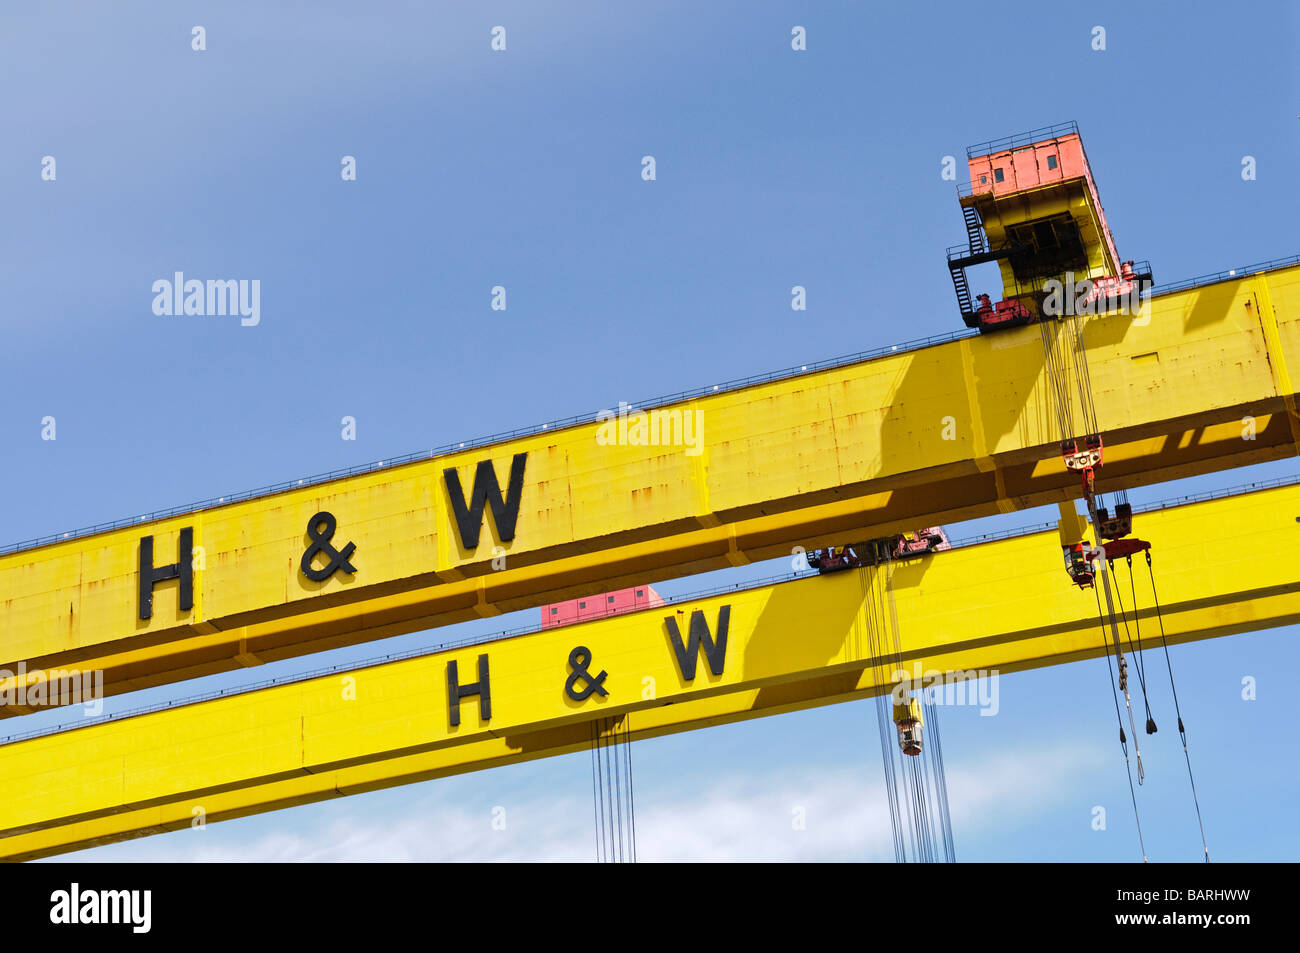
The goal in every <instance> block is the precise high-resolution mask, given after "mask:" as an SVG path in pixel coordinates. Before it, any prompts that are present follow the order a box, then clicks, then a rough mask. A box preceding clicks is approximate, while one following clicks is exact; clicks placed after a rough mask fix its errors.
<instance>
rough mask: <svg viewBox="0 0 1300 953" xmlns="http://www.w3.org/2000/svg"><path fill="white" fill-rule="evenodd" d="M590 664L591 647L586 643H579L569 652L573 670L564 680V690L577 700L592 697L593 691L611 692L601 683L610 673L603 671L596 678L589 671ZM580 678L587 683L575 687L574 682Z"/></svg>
mask: <svg viewBox="0 0 1300 953" xmlns="http://www.w3.org/2000/svg"><path fill="white" fill-rule="evenodd" d="M590 664H591V649H589V648H587V647H586V646H585V645H579V646H578V647H577V648H575V649H574V650H573V651H572V652H570V653H569V665H570V666H571V667H572V668H573V671H572V672H571V673H569V677H568V678H567V679H565V681H564V690H565V692H567V693H568V695H569V697H570V698H572V699H573V700H574V701H575V702H581V701H586V700H587V699H588V698H590V697H591V693H592V692H599V693H600V694H602V695H608V694H609V692H607V691H605V689H604V686H603V685H602V684H601V683H602V682H604V681H605V676H606V675H608V674H609V673H608V672H601V673H600V674H599V675H597V676H596V677H595V678H592V677H591V674H590V673H589V672H588V671H587V666H588V665H590ZM579 678H581V679H582V680H583V681H584V682H586V683H587V684H586V686H585V687H584V688H581V689H577V688H575V687H574V684H575V683H576V682H577V680H578V679H579Z"/></svg>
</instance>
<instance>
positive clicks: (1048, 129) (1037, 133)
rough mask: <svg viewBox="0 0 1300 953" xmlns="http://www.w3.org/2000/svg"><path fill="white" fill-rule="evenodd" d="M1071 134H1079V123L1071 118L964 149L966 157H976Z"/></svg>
mask: <svg viewBox="0 0 1300 953" xmlns="http://www.w3.org/2000/svg"><path fill="white" fill-rule="evenodd" d="M1071 134H1073V135H1076V136H1077V135H1078V134H1079V124H1078V123H1077V122H1075V121H1074V120H1073V119H1072V120H1070V121H1069V122H1060V123H1056V124H1055V125H1052V126H1043V127H1041V128H1039V129H1031V130H1030V131H1029V132H1021V133H1017V134H1016V135H1014V136H1006V137H1004V138H1002V139H990V140H989V141H988V142H981V143H979V144H977V145H973V146H971V147H969V148H968V149H967V150H966V158H967V159H978V158H979V157H981V156H989V155H993V153H995V152H1005V151H1007V150H1008V149H1016V148H1018V147H1020V146H1029V145H1033V144H1034V143H1035V142H1042V141H1043V140H1044V139H1052V138H1055V137H1056V136H1068V135H1071Z"/></svg>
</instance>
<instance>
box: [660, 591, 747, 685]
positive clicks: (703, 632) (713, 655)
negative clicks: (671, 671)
mask: <svg viewBox="0 0 1300 953" xmlns="http://www.w3.org/2000/svg"><path fill="white" fill-rule="evenodd" d="M664 621H665V622H667V623H668V637H669V638H670V639H671V640H672V643H673V652H674V653H675V654H676V655H677V667H678V668H680V669H681V672H682V678H683V679H685V680H686V681H688V682H690V681H693V680H694V679H695V666H696V664H697V663H698V662H699V660H700V646H701V645H703V646H704V657H705V658H706V659H708V660H709V671H711V672H712V673H713V674H714V675H721V674H722V666H723V665H724V664H725V662H726V660H727V626H728V625H729V624H730V622H731V606H723V607H722V608H720V609H719V610H718V641H717V642H714V641H713V636H712V634H710V632H709V624H708V623H707V622H705V621H704V613H703V612H701V611H700V610H699V609H696V610H695V611H694V612H692V613H691V640H690V644H689V645H683V644H682V633H681V630H679V629H678V628H677V620H676V619H674V618H673V617H672V616H665V617H664Z"/></svg>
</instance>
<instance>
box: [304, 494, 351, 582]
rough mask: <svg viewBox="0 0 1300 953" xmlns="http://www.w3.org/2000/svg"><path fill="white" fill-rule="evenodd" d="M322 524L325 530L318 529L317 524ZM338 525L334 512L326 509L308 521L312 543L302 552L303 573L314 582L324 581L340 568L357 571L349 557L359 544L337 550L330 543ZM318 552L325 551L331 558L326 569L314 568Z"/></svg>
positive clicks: (348, 571)
mask: <svg viewBox="0 0 1300 953" xmlns="http://www.w3.org/2000/svg"><path fill="white" fill-rule="evenodd" d="M320 525H323V526H324V527H325V531H324V532H318V531H317V526H320ZM337 525H338V524H337V522H336V521H335V519H334V514H333V513H327V512H325V511H324V510H322V511H321V512H319V513H317V514H316V515H315V516H313V517H312V518H311V520H309V521H308V523H307V535H308V536H310V537H311V541H312V543H311V545H310V546H308V547H307V551H306V552H305V553H303V554H302V574H303V575H304V576H306V577H307V578H308V579H310V580H311V581H312V582H324V581H325V580H326V579H328V578H329V577H330V576H332V575H334V573H335V572H337V571H338V570H340V569H342V570H343V571H344V572H346V573H355V572H356V571H357V569H356V567H355V566H353V565H352V564H351V563H350V562H348V557H349V556H351V555H352V554H353V552H355V551H356V548H357V544H356V543H348V544H347V545H346V546H344V547H343V549H342V550H337V549H335V548H334V547H333V546H331V545H330V543H329V541H330V540H331V539H333V538H334V529H335V527H336V526H337ZM317 553H324V554H325V557H326V558H327V559H328V560H329V564H328V565H326V566H325V568H324V569H313V568H312V565H311V561H312V558H313V557H314V556H315V555H316V554H317Z"/></svg>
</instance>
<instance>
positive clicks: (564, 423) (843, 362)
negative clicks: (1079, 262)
mask: <svg viewBox="0 0 1300 953" xmlns="http://www.w3.org/2000/svg"><path fill="white" fill-rule="evenodd" d="M974 333H977V332H972V331H969V330H966V329H964V328H963V329H962V330H959V331H949V332H948V333H946V334H932V335H930V336H929V337H924V338H917V339H915V340H912V341H905V342H903V343H901V344H891V345H884V346H881V347H876V348H872V349H871V350H867V351H858V352H857V353H855V354H846V355H843V356H842V357H835V358H830V359H828V360H823V361H815V362H812V363H809V364H800V365H798V366H797V367H793V366H792V367H786V368H782V369H781V370H777V371H769V372H767V373H763V374H754V375H751V376H749V377H741V378H737V379H735V380H730V381H724V382H723V383H720V384H713V385H712V386H710V385H705V386H703V387H696V388H692V389H691V390H684V391H679V392H677V393H675V394H669V395H667V396H663V397H656V398H654V399H652V400H647V401H642V402H640V403H634V404H629V405H628V406H629V407H630V408H631V409H632V410H652V409H654V408H658V407H664V406H666V405H668V404H675V403H679V402H681V401H685V400H694V399H696V398H700V397H708V396H710V395H712V394H721V393H726V392H728V391H733V390H740V389H742V388H745V387H751V386H753V385H755V384H766V383H771V382H772V381H779V380H785V379H788V378H792V377H798V376H800V375H801V374H812V373H815V372H817V371H824V370H830V369H832V368H836V367H844V366H847V365H849V364H857V363H859V362H860V361H869V360H873V359H875V358H879V357H888V356H890V355H892V354H902V353H906V352H908V351H917V350H920V349H921V348H926V347H932V346H934V345H935V344H946V343H948V342H949V341H957V340H960V339H961V338H965V337H970V336H971V335H972V334H974ZM599 414H600V411H592V412H590V413H585V414H576V415H574V416H572V417H564V418H562V419H560V420H551V421H547V422H546V423H543V424H536V425H534V426H531V427H520V428H518V429H515V430H506V431H501V432H499V433H495V434H492V435H490V436H487V437H477V438H474V439H470V440H463V441H459V442H455V443H448V444H443V445H442V446H440V447H434V448H433V449H431V450H417V451H415V452H413V453H407V454H403V455H401V456H397V457H388V458H386V459H384V460H379V461H377V462H375V463H366V464H360V465H358V466H354V467H347V468H345V469H339V470H330V471H328V472H326V473H318V474H316V475H314V476H309V477H302V478H301V479H298V480H286V481H284V482H281V483H272V484H268V485H267V486H261V487H258V488H257V489H254V490H243V491H239V492H236V493H229V494H227V495H225V496H219V497H209V498H208V499H206V500H200V501H198V502H197V503H187V504H184V505H182V506H173V507H170V508H169V509H165V510H153V511H151V512H149V513H145V514H143V515H141V516H130V517H125V518H123V519H118V520H113V521H112V522H107V523H96V524H94V525H93V526H83V527H81V528H80V529H74V530H69V531H67V532H64V533H54V534H51V535H49V536H41V537H39V538H36V539H28V540H24V541H22V542H18V543H9V544H8V545H5V546H0V555H3V554H5V553H13V552H18V551H19V550H23V549H33V548H35V547H37V546H48V545H50V544H52V543H59V542H63V541H64V540H68V539H76V538H78V537H82V536H91V535H94V534H95V533H103V532H107V531H108V530H114V529H121V528H123V527H126V526H134V525H137V524H139V523H147V522H149V521H151V520H156V519H164V518H166V517H169V516H181V515H184V514H187V513H197V512H199V511H201V510H206V509H211V508H212V507H214V506H224V505H226V504H228V503H238V502H241V501H243V500H250V499H255V498H257V497H261V496H269V495H270V494H272V493H282V492H284V491H286V490H294V489H297V488H298V487H302V486H313V485H315V484H318V483H327V482H329V481H331V480H339V479H342V478H344V477H349V476H356V475H358V474H362V473H373V472H374V471H376V470H388V469H392V468H393V467H399V466H402V465H404V464H408V463H414V462H417V461H420V460H428V459H430V458H432V457H438V456H442V455H443V454H448V453H455V452H457V451H459V450H467V449H472V448H475V447H484V446H488V445H490V444H494V443H501V442H502V441H505V440H513V439H516V438H518V437H531V436H534V435H536V434H540V433H546V432H547V431H550V430H562V429H564V428H566V427H574V426H578V425H580V424H589V423H595V422H596V421H597V420H598V419H599Z"/></svg>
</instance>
